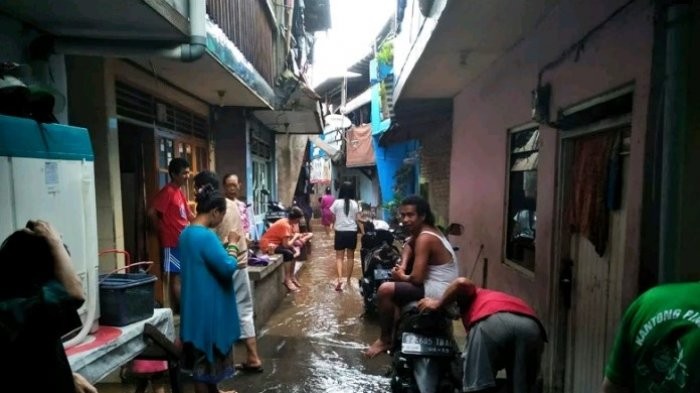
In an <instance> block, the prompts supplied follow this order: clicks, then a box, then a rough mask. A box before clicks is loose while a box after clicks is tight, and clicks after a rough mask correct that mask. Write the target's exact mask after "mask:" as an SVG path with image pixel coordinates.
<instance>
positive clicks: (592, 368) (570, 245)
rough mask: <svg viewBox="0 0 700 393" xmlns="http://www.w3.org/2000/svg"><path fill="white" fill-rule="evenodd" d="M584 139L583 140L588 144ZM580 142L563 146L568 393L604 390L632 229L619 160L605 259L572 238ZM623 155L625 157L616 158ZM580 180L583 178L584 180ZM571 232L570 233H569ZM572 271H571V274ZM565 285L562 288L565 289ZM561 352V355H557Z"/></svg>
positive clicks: (621, 131)
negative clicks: (572, 205) (571, 211)
mask: <svg viewBox="0 0 700 393" xmlns="http://www.w3.org/2000/svg"><path fill="white" fill-rule="evenodd" d="M600 132H604V133H611V134H612V135H620V138H623V137H624V135H627V134H628V133H629V128H627V127H624V128H617V129H612V130H606V131H600ZM588 136H590V135H584V136H581V137H579V138H586V137H588ZM576 140H577V138H571V139H567V140H565V141H564V142H563V149H562V152H563V155H564V157H563V160H562V163H563V164H562V168H561V173H562V178H561V180H562V183H563V184H562V185H563V189H564V192H563V193H562V196H563V199H562V201H561V204H560V206H562V209H560V215H561V216H560V220H559V221H560V222H561V223H564V224H563V225H562V227H563V232H564V235H563V236H562V237H561V240H560V243H559V244H560V250H559V253H560V256H561V260H562V271H564V272H567V271H568V273H565V274H563V276H564V281H566V280H569V281H568V283H570V298H568V299H567V300H566V301H565V302H563V303H564V304H565V305H566V307H567V310H565V311H563V312H564V318H565V323H564V324H563V326H562V327H563V328H564V329H566V332H565V342H563V343H562V344H563V345H562V346H563V347H564V348H565V351H566V355H565V367H564V391H565V392H571V393H588V392H595V391H598V390H599V389H600V384H601V382H602V379H603V370H604V367H605V362H606V360H607V357H608V354H609V352H610V348H611V345H612V340H613V337H614V334H615V329H616V326H617V324H618V322H619V319H620V296H621V283H622V280H623V260H624V245H625V229H626V220H625V217H626V203H625V197H624V196H625V193H626V191H627V185H626V178H627V176H626V174H627V166H628V164H627V155H626V153H625V152H624V150H623V152H622V153H621V155H620V156H619V160H620V161H619V162H620V170H619V174H620V176H621V180H620V181H621V184H622V186H621V191H620V206H619V208H617V209H616V210H610V211H609V217H608V221H609V224H608V225H609V227H608V237H607V238H608V242H607V246H606V248H605V252H604V254H603V255H602V256H599V254H598V252H597V251H596V249H595V247H594V245H593V243H592V242H591V240H589V239H588V238H587V237H584V236H583V235H581V234H579V233H571V230H570V227H569V225H568V224H567V222H568V220H569V217H568V214H567V213H568V209H569V207H568V206H570V202H571V198H573V193H574V192H575V191H574V190H575V189H576V187H575V184H574V182H575V181H576V180H574V179H575V176H574V173H573V170H572V168H573V164H574V162H573V160H574V159H573V150H574V145H575V142H576ZM615 154H619V153H615ZM579 178H580V177H579ZM567 227H568V228H567ZM567 269H568V270H567ZM560 285H561V284H560ZM555 350H556V349H555Z"/></svg>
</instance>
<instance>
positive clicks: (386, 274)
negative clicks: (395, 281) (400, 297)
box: [374, 269, 391, 280]
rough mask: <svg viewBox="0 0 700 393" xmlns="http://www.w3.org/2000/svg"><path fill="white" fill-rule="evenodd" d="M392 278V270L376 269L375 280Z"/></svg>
mask: <svg viewBox="0 0 700 393" xmlns="http://www.w3.org/2000/svg"><path fill="white" fill-rule="evenodd" d="M390 278H391V270H389V269H374V279H375V280H388V279H390Z"/></svg>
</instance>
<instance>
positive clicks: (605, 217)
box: [567, 131, 617, 257]
mask: <svg viewBox="0 0 700 393" xmlns="http://www.w3.org/2000/svg"><path fill="white" fill-rule="evenodd" d="M616 137H617V133H616V132H614V131H613V132H605V133H600V134H596V135H591V136H587V137H582V138H579V139H577V140H576V141H575V142H574V162H573V164H572V166H571V194H569V195H570V199H569V204H568V206H567V209H568V212H567V213H568V221H569V225H570V226H571V231H572V232H573V233H580V234H581V235H583V236H585V237H586V238H587V239H588V240H590V241H591V243H593V245H594V246H595V250H596V252H597V253H598V255H599V256H601V257H602V256H603V255H604V254H605V248H606V247H607V244H608V232H609V229H610V218H609V217H610V214H609V213H610V212H609V211H608V208H607V206H606V196H607V187H608V165H609V163H610V158H611V154H617V152H614V151H613V146H614V144H615V138H616Z"/></svg>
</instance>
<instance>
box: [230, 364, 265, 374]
mask: <svg viewBox="0 0 700 393" xmlns="http://www.w3.org/2000/svg"><path fill="white" fill-rule="evenodd" d="M236 370H238V371H242V372H245V373H261V372H263V371H264V369H263V366H262V364H260V365H258V366H251V365H249V364H248V363H239V364H237V365H236Z"/></svg>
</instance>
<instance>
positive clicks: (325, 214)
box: [321, 186, 335, 237]
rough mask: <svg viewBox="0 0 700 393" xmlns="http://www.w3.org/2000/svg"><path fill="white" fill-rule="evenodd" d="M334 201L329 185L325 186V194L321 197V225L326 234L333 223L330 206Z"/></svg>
mask: <svg viewBox="0 0 700 393" xmlns="http://www.w3.org/2000/svg"><path fill="white" fill-rule="evenodd" d="M333 202H335V197H334V196H333V195H331V187H330V186H328V187H326V194H325V195H323V196H322V197H321V225H323V229H324V230H325V231H326V236H328V237H330V235H331V226H332V225H333V212H332V211H331V206H333Z"/></svg>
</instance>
